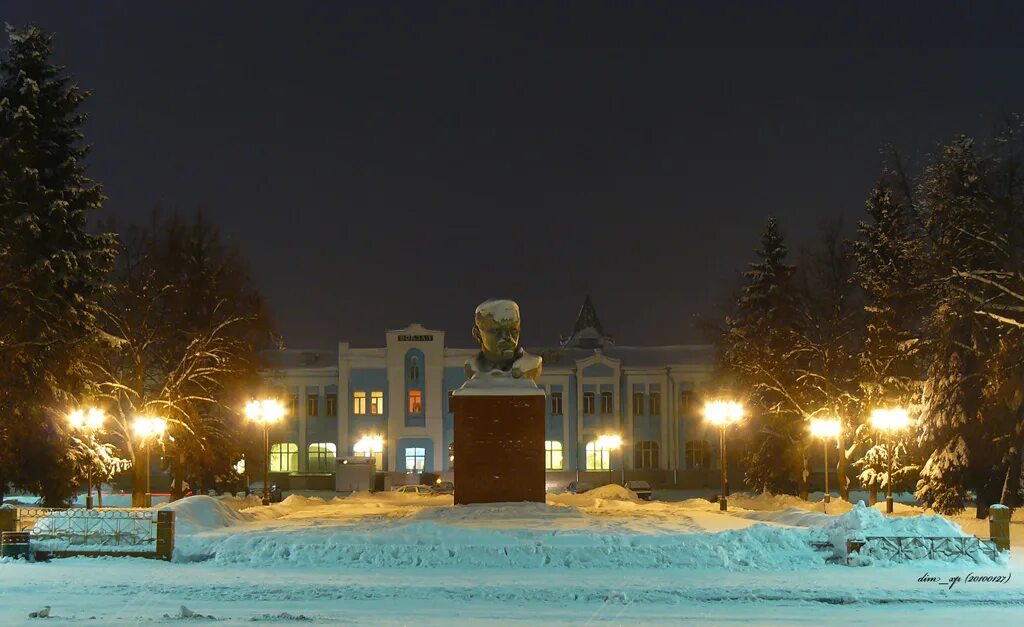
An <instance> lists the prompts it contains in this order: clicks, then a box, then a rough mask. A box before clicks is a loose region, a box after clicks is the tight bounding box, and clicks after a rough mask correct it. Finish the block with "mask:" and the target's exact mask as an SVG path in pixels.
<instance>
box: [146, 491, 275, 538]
mask: <svg viewBox="0 0 1024 627" xmlns="http://www.w3.org/2000/svg"><path fill="white" fill-rule="evenodd" d="M160 509H169V510H171V511H173V512H174V531H175V536H176V537H177V536H181V535H191V534H196V533H200V532H203V531H209V530H211V529H219V528H221V527H231V526H234V525H238V524H240V523H244V522H249V521H251V520H254V519H255V517H253V516H251V515H248V514H246V513H244V512H240V511H238V510H237V509H235V508H233V507H231V506H230V505H229V504H228V503H227V502H225V500H223V499H216V498H213V497H212V496H188V497H185V498H183V499H179V500H177V501H174V502H173V503H168V504H167V505H162V506H161V507H160Z"/></svg>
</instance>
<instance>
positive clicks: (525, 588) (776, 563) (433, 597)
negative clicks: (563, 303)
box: [0, 486, 1024, 625]
mask: <svg viewBox="0 0 1024 627" xmlns="http://www.w3.org/2000/svg"><path fill="white" fill-rule="evenodd" d="M257 503H258V499H255V498H253V497H250V498H249V499H213V498H210V497H193V498H190V499H185V500H182V501H178V502H176V503H173V504H171V505H169V507H171V508H173V509H175V510H176V511H177V524H178V533H177V538H176V561H175V562H174V563H165V562H154V561H146V560H138V559H106V558H104V559H87V558H75V559H66V560H55V561H53V562H50V563H45V564H42V563H39V564H33V563H24V562H21V561H11V560H6V561H0V624H4V625H6V624H19V623H21V622H23V621H26V620H29V619H28V618H27V617H28V614H29V612H31V611H35V610H39V609H41V608H42V607H44V606H47V605H49V606H51V610H50V618H49V619H47V621H48V623H54V624H62V623H77V622H79V621H82V620H89V619H91V618H93V617H95V620H96V621H98V624H136V623H140V622H164V621H168V622H176V621H178V620H183V619H184V620H197V619H198V618H197V616H188V615H189V614H191V613H193V612H194V613H197V614H201V615H202V616H205V617H210V616H212V617H214V618H215V619H216V620H217V621H218V622H226V623H228V624H234V623H243V622H246V623H248V622H251V621H254V620H255V621H260V622H265V623H269V624H294V623H296V622H325V623H331V622H341V623H349V622H351V623H360V624H362V623H367V622H373V623H384V624H413V623H415V624H428V625H429V624H451V623H453V622H455V623H481V622H486V623H492V624H493V623H498V624H502V623H507V624H512V623H515V624H544V623H559V624H564V623H591V622H594V623H611V624H626V623H635V622H637V621H640V620H643V621H645V622H651V623H658V624H667V623H678V622H680V621H682V620H693V621H696V622H704V623H720V622H734V621H743V622H751V623H754V624H793V623H805V624H817V623H820V622H824V621H825V620H828V621H831V622H843V623H858V622H869V621H870V622H872V623H878V622H879V621H883V622H886V623H888V622H894V621H896V620H899V621H900V622H902V623H907V624H925V623H932V624H934V623H935V622H948V621H949V620H950V619H952V618H953V617H955V616H958V615H960V614H961V613H963V612H965V611H969V612H970V616H971V618H972V619H974V620H979V619H980V620H986V619H988V620H992V621H997V622H999V623H1003V622H1010V621H1014V622H1020V617H1021V616H1024V559H1022V558H1024V555H1022V553H1024V547H1020V546H1019V543H1020V542H1021V541H1022V539H1024V538H1021V535H1022V534H1021V525H1020V524H1016V523H1015V524H1014V525H1013V527H1014V529H1013V532H1012V533H1013V534H1014V536H1013V541H1014V544H1015V546H1017V549H1016V553H1015V554H1014V555H1013V557H1012V558H1011V560H1010V561H1009V562H995V563H993V562H989V561H988V560H981V561H980V563H979V562H974V561H971V560H965V561H962V562H960V563H955V564H949V563H936V562H913V563H906V564H891V563H875V564H873V565H871V566H864V567H850V566H845V565H840V564H836V563H829V562H828V561H827V560H828V558H829V557H830V555H831V554H832V552H831V551H829V550H824V551H822V550H816V549H815V548H813V547H812V546H811V544H810V543H809V542H810V541H812V540H813V541H821V542H829V541H831V542H833V543H835V544H836V546H839V545H840V544H843V545H844V544H845V539H846V538H848V537H852V536H855V535H857V534H865V533H867V534H887V535H910V534H919V535H960V534H963V533H964V531H962V530H961V528H960V527H959V526H957V525H956V524H953V523H951V522H950V521H947V520H945V519H943V518H941V517H934V516H928V515H921V514H920V511H919V510H915V508H913V507H911V506H905V507H904V508H901V509H902V511H899V512H898V514H899V515H898V516H897V517H895V518H886V517H884V516H882V515H881V514H880V513H879V512H878V511H876V510H873V509H870V508H865V507H855V506H853V505H851V504H849V503H844V502H835V501H834V502H833V503H832V504H831V505H830V514H827V515H826V514H825V513H823V512H822V505H821V503H816V504H815V503H807V502H803V501H799V500H798V499H795V498H793V497H770V496H769V497H766V496H758V497H749V496H744V495H734V496H733V497H732V498H731V499H730V507H731V508H732V509H733V511H730V512H729V513H728V514H723V513H721V512H719V511H718V506H717V505H716V504H712V503H709V502H707V501H705V500H702V499H689V500H683V501H680V502H658V501H655V502H643V501H638V500H636V499H635V498H632V497H631V495H630V493H627V492H625V491H623V490H622V489H621V488H617V487H616V486H606V487H604V488H599V489H598V490H596V491H592V492H590V493H587V494H583V495H550V496H549V497H548V503H547V504H544V505H542V504H502V505H475V506H460V507H454V506H453V505H452V499H451V497H450V496H447V497H446V496H430V497H424V496H416V495H398V494H375V495H370V494H356V495H353V496H351V497H348V498H335V499H331V500H330V501H327V500H324V499H320V498H309V497H302V496H291V497H289V498H288V499H286V500H285V501H284V502H282V503H280V504H276V505H274V506H271V507H260V506H255V507H254V505H256V504H257ZM981 522H982V523H984V521H981ZM968 531H969V532H970V531H971V530H970V529H968ZM974 532H975V533H978V531H974ZM979 535H984V536H987V535H988V534H987V528H986V529H984V530H981V532H980V533H979ZM926 573H927V576H925V575H926ZM978 577H985V578H988V579H990V580H988V581H980V580H978ZM1006 577H1009V581H1006V582H1004V583H1001V582H999V581H997V580H995V578H1003V579H1005V578H1006ZM957 578H959V579H957ZM183 606H184V607H185V609H184V610H183V609H182V607H183ZM968 607H969V610H968V609H967V608H968ZM182 617H188V618H182ZM306 619H308V620H306ZM206 620H209V618H207V619H206ZM94 624H97V623H96V622H94Z"/></svg>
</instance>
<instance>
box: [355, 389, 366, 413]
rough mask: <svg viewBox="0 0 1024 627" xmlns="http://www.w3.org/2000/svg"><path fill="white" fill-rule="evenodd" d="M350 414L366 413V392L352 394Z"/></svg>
mask: <svg viewBox="0 0 1024 627" xmlns="http://www.w3.org/2000/svg"><path fill="white" fill-rule="evenodd" d="M352 413H353V414H356V415H363V414H365V413H366V392H353V393H352Z"/></svg>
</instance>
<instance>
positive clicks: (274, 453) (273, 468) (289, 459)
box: [270, 442, 299, 472]
mask: <svg viewBox="0 0 1024 627" xmlns="http://www.w3.org/2000/svg"><path fill="white" fill-rule="evenodd" d="M298 470H299V445H298V444H294V443H292V442H279V443H277V444H271V445H270V472H297V471H298Z"/></svg>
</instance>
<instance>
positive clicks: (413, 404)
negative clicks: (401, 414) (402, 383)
mask: <svg viewBox="0 0 1024 627" xmlns="http://www.w3.org/2000/svg"><path fill="white" fill-rule="evenodd" d="M409 413H410V414H422V413H423V392H421V391H420V390H409Z"/></svg>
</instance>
